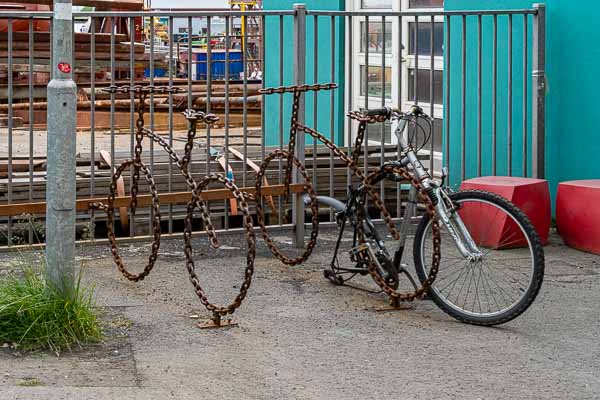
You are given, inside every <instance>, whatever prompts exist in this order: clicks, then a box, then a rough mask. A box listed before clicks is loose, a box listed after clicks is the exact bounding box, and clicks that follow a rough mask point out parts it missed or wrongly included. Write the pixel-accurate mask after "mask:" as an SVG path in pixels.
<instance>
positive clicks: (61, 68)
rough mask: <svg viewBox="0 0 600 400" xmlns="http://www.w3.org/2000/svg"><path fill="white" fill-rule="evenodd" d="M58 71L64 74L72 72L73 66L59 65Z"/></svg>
mask: <svg viewBox="0 0 600 400" xmlns="http://www.w3.org/2000/svg"><path fill="white" fill-rule="evenodd" d="M58 70H59V71H60V72H62V73H64V74H68V73H69V72H71V65H70V64H68V63H58Z"/></svg>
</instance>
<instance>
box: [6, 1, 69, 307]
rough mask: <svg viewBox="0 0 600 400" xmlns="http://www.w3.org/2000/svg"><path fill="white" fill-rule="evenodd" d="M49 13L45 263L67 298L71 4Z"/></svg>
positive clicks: (57, 6) (58, 5) (62, 3)
mask: <svg viewBox="0 0 600 400" xmlns="http://www.w3.org/2000/svg"><path fill="white" fill-rule="evenodd" d="M53 10H54V18H53V20H52V21H53V22H52V42H53V43H52V51H51V53H52V61H51V63H50V66H51V67H50V70H51V72H52V80H51V81H50V83H49V84H48V89H47V104H48V106H47V108H48V110H47V113H48V114H47V119H48V149H47V155H48V174H47V179H48V184H47V190H46V265H47V272H48V278H49V280H50V281H51V282H52V283H53V285H54V286H55V287H56V288H58V289H59V290H60V291H61V292H62V293H63V294H64V295H65V296H71V295H72V293H73V290H74V264H75V219H76V211H75V200H76V185H75V183H76V178H77V177H76V174H75V170H76V159H75V153H76V142H75V136H76V135H75V131H76V109H77V86H76V85H75V82H73V70H72V68H70V66H72V65H73V50H72V49H73V36H72V35H73V14H72V3H71V1H70V0H54V2H53ZM10 30H11V29H9V31H10ZM59 64H61V65H62V67H61V68H59Z"/></svg>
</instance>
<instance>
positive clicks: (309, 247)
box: [256, 150, 319, 265]
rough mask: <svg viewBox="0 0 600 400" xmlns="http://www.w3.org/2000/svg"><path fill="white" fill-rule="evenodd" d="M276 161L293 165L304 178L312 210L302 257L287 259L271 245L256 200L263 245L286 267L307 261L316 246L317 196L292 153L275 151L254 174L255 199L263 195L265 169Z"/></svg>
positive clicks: (258, 202) (261, 209)
mask: <svg viewBox="0 0 600 400" xmlns="http://www.w3.org/2000/svg"><path fill="white" fill-rule="evenodd" d="M276 159H287V160H288V162H291V164H292V165H295V166H296V168H298V172H299V173H300V175H302V177H303V178H304V191H305V192H307V193H308V195H309V196H310V209H311V210H312V230H311V233H310V239H309V241H308V243H307V244H306V248H305V249H304V252H303V253H302V255H300V256H298V257H295V258H292V257H288V256H286V255H285V254H283V252H282V251H281V250H279V249H278V248H277V246H275V244H274V243H273V239H271V237H270V236H269V232H268V231H267V226H266V224H265V211H264V209H263V206H262V201H258V200H257V201H256V220H257V222H258V225H259V226H260V229H261V232H262V236H263V239H264V240H265V243H266V245H267V247H268V248H269V250H270V251H271V253H272V254H273V255H274V256H275V257H276V258H277V259H278V260H279V261H281V262H282V263H284V264H286V265H298V264H301V263H303V262H304V261H306V260H307V259H308V257H309V256H310V255H311V253H312V251H313V249H314V248H315V245H316V244H317V236H318V235H319V206H318V203H317V194H316V193H315V190H314V188H313V185H312V181H311V179H310V177H309V175H308V173H307V172H306V169H305V168H304V166H303V165H302V163H301V162H300V161H299V160H298V159H297V158H296V157H294V155H293V154H292V153H289V152H287V151H285V150H276V151H274V152H272V153H270V154H269V155H268V156H267V157H266V158H265V159H264V161H263V162H262V164H261V166H260V170H259V171H258V172H257V174H256V198H257V199H262V198H263V195H262V185H263V182H264V179H263V177H264V176H265V173H266V171H267V167H268V166H269V163H270V162H271V161H273V160H276ZM297 223H299V224H303V223H304V221H298V222H297Z"/></svg>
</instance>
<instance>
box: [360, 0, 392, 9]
mask: <svg viewBox="0 0 600 400" xmlns="http://www.w3.org/2000/svg"><path fill="white" fill-rule="evenodd" d="M360 7H361V8H392V0H361V2H360Z"/></svg>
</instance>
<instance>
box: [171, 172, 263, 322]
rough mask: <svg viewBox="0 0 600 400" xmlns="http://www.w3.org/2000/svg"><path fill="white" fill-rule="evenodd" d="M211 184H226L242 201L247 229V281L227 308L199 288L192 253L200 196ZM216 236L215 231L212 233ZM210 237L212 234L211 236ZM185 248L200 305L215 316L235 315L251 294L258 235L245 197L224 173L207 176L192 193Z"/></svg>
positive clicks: (237, 198) (245, 276) (189, 271)
mask: <svg viewBox="0 0 600 400" xmlns="http://www.w3.org/2000/svg"><path fill="white" fill-rule="evenodd" d="M211 182H219V183H221V184H223V185H224V186H225V187H226V188H227V189H229V190H230V191H231V192H232V193H233V196H234V197H235V198H236V200H237V201H238V202H239V205H240V208H239V209H240V211H241V212H242V215H243V217H244V228H246V246H247V248H246V269H245V270H244V280H243V283H242V285H241V286H240V292H239V294H238V295H237V296H236V297H235V299H234V300H233V302H232V303H231V304H229V305H227V306H218V305H215V304H212V303H211V302H210V301H209V300H208V297H207V296H206V293H205V292H204V289H202V287H201V286H200V280H199V279H198V275H197V274H196V268H195V265H194V257H193V250H192V220H193V217H194V215H193V214H194V209H195V208H196V206H197V205H198V204H199V203H200V201H199V200H200V196H201V194H202V191H203V190H204V189H206V187H207V186H208V184H209V183H211ZM212 234H214V232H213V233H212ZM209 236H211V234H210V233H209ZM183 238H184V242H185V247H184V252H185V256H186V259H187V262H186V267H187V270H188V273H189V275H190V282H191V283H192V285H193V286H194V290H195V292H196V295H197V296H198V298H199V299H200V302H201V303H202V304H203V305H204V306H205V307H206V308H207V309H208V310H209V311H211V312H212V313H213V315H215V317H217V316H224V315H227V314H232V313H233V312H234V311H235V310H236V309H237V308H238V307H239V306H240V305H241V304H242V301H243V300H244V298H245V297H246V294H247V293H248V289H249V288H250V284H251V283H252V274H253V273H254V259H255V257H256V236H255V235H254V228H253V225H252V217H251V216H250V211H249V208H248V203H247V202H246V198H245V197H244V194H243V193H242V191H240V190H239V188H238V187H237V186H236V185H235V184H234V183H233V182H232V181H231V180H230V179H227V178H225V177H224V176H223V175H221V174H212V175H209V176H206V177H204V178H203V179H202V180H201V181H200V182H199V183H198V185H197V186H196V188H195V189H194V191H193V194H192V200H191V201H190V202H189V203H188V208H187V216H186V219H185V229H184V234H183ZM211 240H215V241H216V240H217V239H216V235H215V237H214V238H212V237H211Z"/></svg>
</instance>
